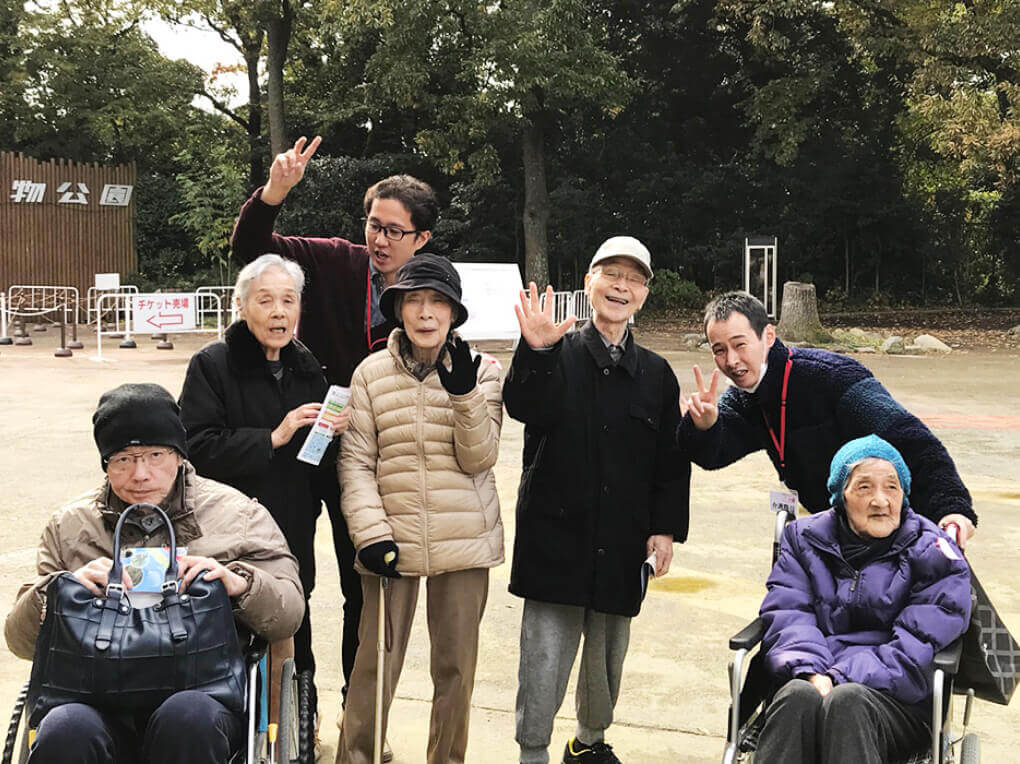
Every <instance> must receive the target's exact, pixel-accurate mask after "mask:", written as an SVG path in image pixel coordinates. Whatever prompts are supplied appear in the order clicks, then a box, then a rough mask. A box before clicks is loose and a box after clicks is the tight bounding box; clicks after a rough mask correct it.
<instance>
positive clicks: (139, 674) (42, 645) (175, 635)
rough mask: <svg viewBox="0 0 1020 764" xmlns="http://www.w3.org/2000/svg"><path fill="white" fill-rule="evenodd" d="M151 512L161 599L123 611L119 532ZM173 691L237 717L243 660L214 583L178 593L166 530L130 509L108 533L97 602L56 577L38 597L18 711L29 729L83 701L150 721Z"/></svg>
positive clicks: (197, 583)
mask: <svg viewBox="0 0 1020 764" xmlns="http://www.w3.org/2000/svg"><path fill="white" fill-rule="evenodd" d="M140 508H144V509H148V510H150V511H152V512H155V513H156V514H157V515H158V517H160V518H161V519H162V520H163V522H164V523H165V524H166V527H167V531H168V533H169V537H170V564H169V565H168V567H167V570H166V575H165V578H164V582H163V587H162V589H163V590H162V594H161V600H160V601H159V602H157V603H156V604H155V605H153V606H152V607H145V608H136V607H132V606H131V604H130V602H129V601H128V598H127V597H125V596H124V587H123V586H122V585H121V583H120V582H121V571H122V569H123V568H122V563H121V556H120V534H121V528H122V527H123V525H124V520H125V518H127V516H128V515H129V514H131V513H132V512H134V511H136V510H138V509H140ZM182 690H200V691H202V692H204V693H206V694H208V695H210V696H212V697H213V698H215V699H216V700H218V701H219V702H220V703H222V704H223V705H224V706H226V707H227V708H229V709H230V710H232V711H235V712H237V713H242V712H243V710H244V660H243V658H242V656H241V648H240V643H239V641H238V636H237V627H236V625H235V624H234V616H233V613H232V607H231V603H230V598H229V597H228V596H227V592H226V589H224V587H223V583H222V582H221V581H218V580H216V581H205V580H203V579H202V575H201V574H200V575H198V576H197V577H196V578H195V580H194V581H192V582H191V583H190V584H189V585H188V589H187V592H186V593H183V594H182V593H180V592H179V591H178V581H177V544H176V540H175V538H174V529H173V525H172V524H171V523H170V519H169V518H168V517H167V516H166V513H164V512H163V510H161V509H160V508H159V507H157V506H154V505H152V504H132V505H131V506H130V507H128V508H127V509H125V510H124V512H123V513H122V514H121V516H120V518H119V519H118V521H117V528H116V530H115V531H114V534H113V568H112V569H111V570H110V574H109V578H108V583H107V586H106V597H105V598H102V597H94V596H93V595H92V594H91V593H89V591H88V589H86V588H85V587H84V586H83V585H82V584H81V583H80V582H79V581H78V580H77V579H76V578H75V577H74V576H73V575H71V574H70V573H61V574H60V575H59V576H57V577H55V578H54V579H53V580H52V581H51V582H50V584H49V586H48V587H47V590H46V616H45V618H44V619H43V622H42V626H41V627H40V629H39V636H38V638H37V639H36V643H35V657H34V659H33V663H32V675H31V678H30V680H29V689H28V697H27V704H28V705H27V707H28V710H29V724H30V725H31V726H32V727H33V728H35V727H37V726H38V725H39V722H40V721H41V720H42V718H43V717H44V716H45V715H46V713H47V712H49V711H50V710H51V709H52V708H54V707H56V706H59V705H63V704H65V703H86V704H88V705H90V706H94V707H96V708H98V709H100V710H103V711H109V712H112V713H128V714H138V713H151V712H152V711H154V710H155V709H156V708H158V707H159V706H160V704H162V703H163V701H165V700H166V699H167V698H169V697H170V696H171V695H173V694H174V693H176V692H180V691H182Z"/></svg>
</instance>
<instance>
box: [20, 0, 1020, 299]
mask: <svg viewBox="0 0 1020 764" xmlns="http://www.w3.org/2000/svg"><path fill="white" fill-rule="evenodd" d="M155 17H161V18H163V19H165V20H167V21H168V22H170V23H177V24H185V23H187V24H197V25H202V26H206V27H208V28H211V29H214V30H216V31H217V33H219V34H220V36H221V37H223V39H226V40H228V41H230V42H231V44H233V45H234V47H235V48H236V49H237V50H238V55H239V57H240V58H241V59H243V61H244V62H245V63H244V64H243V65H240V68H242V69H244V70H246V71H247V74H248V75H249V76H248V77H247V87H246V90H245V92H244V93H243V94H238V95H235V97H234V98H231V95H230V94H229V93H226V92H224V91H223V88H222V87H221V86H220V85H219V84H218V82H217V81H216V78H215V77H210V76H208V75H205V76H203V73H202V72H200V71H199V70H198V69H197V68H196V67H194V66H192V65H191V64H188V63H187V62H184V61H170V60H167V59H166V58H165V57H164V56H162V55H161V54H160V52H159V50H158V48H157V46H156V45H155V43H154V42H153V41H152V40H151V39H150V38H149V37H148V36H147V35H146V34H145V33H144V31H143V26H142V21H143V20H145V19H149V18H155ZM1018 41H1020V3H1017V2H1015V0H969V1H964V2H957V3H932V2H928V1H927V0H854V1H853V2H850V1H849V0H831V1H828V2H817V1H816V0H753V1H752V0H669V1H667V2H660V1H656V0H546V1H545V2H538V0H499V1H498V2H491V3H478V2H472V0H445V1H441V0H402V1H401V2H395V1H394V0H258V2H247V3H242V2H236V0H186V1H184V2H168V1H167V0H59V2H52V3H47V4H43V5H39V6H35V5H32V6H26V5H25V4H24V3H22V2H20V0H0V149H4V150H17V151H23V152H25V153H28V154H31V155H33V156H37V157H40V158H48V157H55V156H60V157H66V158H69V159H75V160H79V161H102V162H120V161H135V162H137V163H138V166H139V171H140V180H139V196H138V210H139V248H140V255H141V261H142V265H143V269H145V270H146V272H147V273H148V274H149V275H150V276H151V277H152V278H154V279H188V278H198V277H199V274H200V273H201V272H202V270H203V269H205V268H210V267H217V268H220V267H223V266H224V264H225V263H226V262H227V257H228V251H227V242H228V239H229V230H230V223H231V219H232V216H233V214H234V213H235V212H236V209H237V208H239V206H240V204H241V202H242V201H243V197H244V194H246V193H248V192H250V190H251V189H252V187H254V185H256V184H257V183H259V182H261V180H263V178H262V175H263V173H264V168H265V167H267V166H268V162H269V161H270V159H271V156H272V152H273V151H274V150H279V148H280V147H281V146H285V145H287V144H288V142H289V141H291V140H293V138H294V137H296V136H298V135H309V136H310V135H314V134H321V135H322V136H323V137H324V141H323V144H322V147H321V148H320V149H319V152H318V155H317V156H316V158H315V159H314V160H313V163H312V165H311V166H310V171H309V174H308V176H307V177H306V179H305V181H303V183H302V185H301V186H299V187H298V188H297V189H295V194H294V196H293V197H292V198H290V199H288V202H287V204H286V207H285V210H284V214H283V215H282V216H281V219H280V225H281V226H282V227H284V228H286V229H288V230H289V231H290V232H293V233H308V234H330V235H341V236H347V237H351V238H354V239H357V238H358V237H359V236H360V225H359V224H358V219H359V217H360V212H359V207H360V199H361V194H362V193H363V191H364V188H365V187H366V186H367V185H369V184H370V183H371V182H373V181H374V180H377V179H378V178H379V177H382V176H383V175H385V174H388V173H392V172H411V173H413V174H416V175H418V176H420V177H422V178H423V179H424V180H427V181H428V182H430V183H432V184H433V185H434V186H435V187H436V189H437V191H438V193H439V196H440V199H441V202H442V213H441V217H440V222H439V224H438V225H437V229H436V231H435V246H436V247H437V248H439V249H441V250H443V251H445V252H447V253H448V254H450V255H451V256H453V257H455V258H458V259H469V260H487V261H507V262H517V263H519V264H520V266H521V267H522V270H523V272H524V273H525V274H526V277H528V278H534V279H535V280H536V281H538V282H540V283H544V282H545V281H546V280H549V281H551V282H553V283H554V284H555V285H557V286H558V287H562V288H576V287H578V286H579V284H580V280H581V278H582V276H583V273H584V271H585V269H586V267H587V263H588V260H589V258H590V257H591V254H592V253H593V252H594V250H595V248H596V247H597V246H598V244H599V243H600V242H601V240H602V239H604V238H605V237H607V236H610V235H614V234H622V233H628V234H633V235H636V236H638V237H639V238H641V239H642V240H643V241H644V242H645V243H646V244H647V245H648V246H649V248H650V250H651V251H652V255H653V261H654V264H655V266H656V268H657V269H658V270H667V271H670V272H671V275H670V276H669V277H667V278H664V279H663V280H661V281H659V283H660V284H661V285H662V286H661V287H659V288H660V290H662V293H663V294H666V293H667V292H668V293H670V294H673V293H675V294H676V295H679V296H678V297H677V299H678V300H682V301H686V302H696V301H697V295H701V294H702V293H703V292H706V291H711V290H720V289H729V288H736V287H739V286H740V285H741V258H742V244H743V239H744V237H745V236H748V235H755V234H770V235H776V236H777V237H778V238H779V242H780V279H781V280H785V279H796V280H810V281H813V282H814V283H815V284H816V286H817V289H818V293H819V294H820V295H823V296H825V299H827V300H829V301H830V302H832V303H834V304H843V303H847V302H851V303H867V304H874V305H881V304H886V303H890V302H909V303H913V304H921V303H950V302H952V303H981V304H989V305H990V304H1000V303H1012V304H1016V302H1017V300H1018V297H1020V294H1018V283H1020V192H1018V182H1020V177H1018V175H1020V166H1018V156H1020V113H1018V106H1017V104H1018V98H1020V80H1018V68H1020V42H1018ZM271 146H272V147H273V148H270V147H271ZM143 207H144V209H143ZM220 278H222V276H220ZM660 297H661V295H660Z"/></svg>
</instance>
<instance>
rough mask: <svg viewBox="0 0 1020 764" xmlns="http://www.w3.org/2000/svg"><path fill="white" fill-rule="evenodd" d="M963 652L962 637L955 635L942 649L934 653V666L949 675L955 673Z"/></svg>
mask: <svg viewBox="0 0 1020 764" xmlns="http://www.w3.org/2000/svg"><path fill="white" fill-rule="evenodd" d="M962 653H963V637H957V638H956V639H955V640H953V642H952V643H951V644H950V645H949V646H948V647H947V648H945V649H944V650H940V651H939V652H938V653H936V655H935V668H937V669H942V670H943V671H944V672H946V674H948V675H949V676H953V675H954V674H956V672H957V670H958V669H959V668H960V655H961V654H962Z"/></svg>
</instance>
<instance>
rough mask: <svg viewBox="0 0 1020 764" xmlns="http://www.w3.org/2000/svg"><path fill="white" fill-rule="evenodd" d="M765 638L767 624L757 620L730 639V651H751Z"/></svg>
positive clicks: (759, 619)
mask: <svg viewBox="0 0 1020 764" xmlns="http://www.w3.org/2000/svg"><path fill="white" fill-rule="evenodd" d="M764 636H765V624H764V623H763V622H762V620H761V618H755V619H754V620H753V621H751V622H750V623H749V624H747V626H745V627H744V628H742V629H741V630H740V631H738V632H737V633H736V634H734V635H733V636H732V637H730V650H750V649H751V648H752V647H754V646H755V645H756V644H758V643H759V642H761V638H762V637H764Z"/></svg>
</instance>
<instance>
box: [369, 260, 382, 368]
mask: <svg viewBox="0 0 1020 764" xmlns="http://www.w3.org/2000/svg"><path fill="white" fill-rule="evenodd" d="M365 305H366V308H367V312H366V314H365V342H366V343H368V350H369V352H371V351H373V350H375V346H376V345H378V344H379V343H380V342H383V341H385V340H386V337H380V338H379V339H377V340H375V341H374V342H373V341H372V269H371V268H369V269H368V274H367V275H366V276H365Z"/></svg>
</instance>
